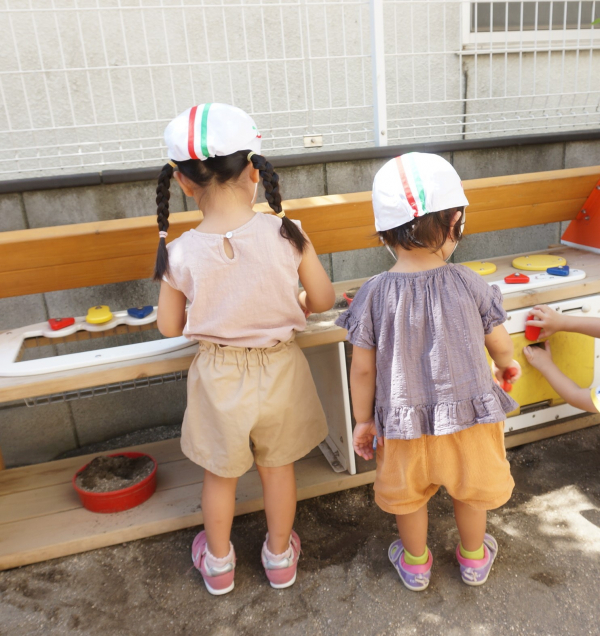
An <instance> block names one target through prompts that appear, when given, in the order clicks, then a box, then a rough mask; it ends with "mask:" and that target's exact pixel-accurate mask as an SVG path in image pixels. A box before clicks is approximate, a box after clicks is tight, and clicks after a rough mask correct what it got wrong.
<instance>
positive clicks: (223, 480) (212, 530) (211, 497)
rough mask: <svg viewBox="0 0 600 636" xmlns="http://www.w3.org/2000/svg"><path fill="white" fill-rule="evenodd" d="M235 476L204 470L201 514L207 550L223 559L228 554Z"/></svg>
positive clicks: (236, 480)
mask: <svg viewBox="0 0 600 636" xmlns="http://www.w3.org/2000/svg"><path fill="white" fill-rule="evenodd" d="M237 482H238V478H237V477H219V476H218V475H215V474H214V473H211V472H210V471H208V470H205V471H204V485H203V487H202V514H203V516H204V530H205V531H206V540H207V541H208V550H209V552H210V553H211V554H212V555H213V556H215V557H217V558H218V559H223V558H225V557H226V556H227V555H228V554H229V549H230V546H229V537H230V535H231V524H232V523H233V513H234V510H235V488H236V486H237Z"/></svg>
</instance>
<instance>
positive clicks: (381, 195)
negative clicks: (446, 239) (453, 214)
mask: <svg viewBox="0 0 600 636" xmlns="http://www.w3.org/2000/svg"><path fill="white" fill-rule="evenodd" d="M464 205H469V202H468V201H467V197H466V196H465V193H464V190H463V187H462V183H461V181H460V177H459V176H458V173H457V172H456V170H455V169H454V168H453V167H452V165H451V164H450V163H448V162H447V161H446V160H445V159H442V157H440V156H439V155H431V154H428V153H424V152H409V153H407V154H405V155H402V156H401V157H396V158H395V159H391V160H390V161H388V162H387V163H386V164H385V165H384V166H383V168H381V169H380V170H379V172H378V173H377V174H376V175H375V180H374V181H373V211H374V212H375V228H376V229H377V231H378V232H384V231H385V230H391V229H392V228H394V227H398V226H400V225H404V224H405V223H408V222H409V221H412V220H413V219H414V218H416V217H419V216H423V215H425V214H427V213H428V212H441V211H442V210H448V209H449V208H457V207H462V206H464Z"/></svg>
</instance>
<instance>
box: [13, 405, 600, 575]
mask: <svg viewBox="0 0 600 636" xmlns="http://www.w3.org/2000/svg"><path fill="white" fill-rule="evenodd" d="M598 424H600V414H596V415H588V416H583V417H576V418H570V419H568V420H565V421H564V422H559V423H557V424H552V425H550V426H545V427H540V428H537V429H533V430H531V431H525V432H523V433H516V434H512V435H508V436H507V437H506V447H507V448H512V447H515V446H520V445H522V444H525V443H530V442H533V441H538V440H541V439H546V438H548V437H552V436H555V435H562V434H564V433H568V432H572V431H575V430H579V429H582V428H587V427H590V426H596V425H598ZM121 450H138V451H141V452H146V453H149V454H151V455H152V456H153V457H154V458H155V459H156V460H157V461H158V463H159V470H158V483H157V491H156V493H155V494H154V495H153V496H152V497H151V498H150V499H149V500H148V501H147V502H145V503H144V504H142V505H141V506H139V507H137V508H134V509H133V510H129V511H126V512H122V513H118V514H113V515H99V514H94V513H91V512H88V511H87V510H85V509H83V508H82V507H81V504H80V503H79V499H78V498H77V495H76V493H75V492H74V491H73V489H72V486H71V478H72V476H73V474H74V473H75V471H76V470H77V469H78V468H79V467H81V466H83V465H84V464H86V463H87V462H89V461H91V459H93V458H94V457H96V456H97V455H99V454H102V453H95V454H92V455H86V456H83V457H76V458H72V459H65V460H61V461H56V462H49V463H46V464H36V465H33V466H26V467H23V468H14V469H10V470H6V471H4V472H2V473H0V570H5V569H9V568H13V567H19V566H22V565H28V564H30V563H36V562H39V561H45V560H47V559H54V558H57V557H61V556H67V555H70V554H77V553H79V552H84V551H87V550H94V549H97V548H102V547H106V546H110V545H116V544H118V543H123V542H125V541H132V540H135V539H141V538H144V537H149V536H153V535H156V534H161V533H164V532H171V531H174V530H181V529H183V528H188V527H192V526H196V525H200V524H202V523H203V517H202V511H201V510H200V497H201V493H202V481H203V471H202V469H201V468H200V467H199V466H197V465H195V464H193V463H192V462H190V461H189V460H188V459H186V458H185V457H183V455H182V453H181V450H180V448H179V439H171V440H166V441H162V442H154V443H152V444H145V445H142V446H134V447H130V448H127V449H121ZM114 452H118V451H114ZM296 479H297V483H298V499H299V500H302V499H309V498H312V497H317V496H320V495H324V494H329V493H333V492H338V491H340V490H346V489H348V488H355V487H357V486H362V485H365V484H370V483H373V481H374V479H375V471H374V470H368V471H366V472H363V473H359V474H358V475H353V476H350V475H348V473H334V472H333V470H331V467H330V466H329V464H328V463H327V461H326V460H325V458H324V457H323V456H322V455H321V454H320V452H319V451H318V450H315V451H313V452H312V453H310V454H309V455H307V456H306V457H305V458H304V459H302V460H300V461H299V462H297V464H296ZM262 509H263V501H262V490H261V485H260V479H259V477H258V473H257V471H256V469H255V468H253V469H252V470H251V471H249V472H248V473H246V474H245V475H244V476H243V477H242V478H241V479H240V482H239V486H238V492H237V501H236V509H235V514H236V515H240V514H246V513H248V512H255V511H257V510H262ZM41 529H42V531H40V530H41Z"/></svg>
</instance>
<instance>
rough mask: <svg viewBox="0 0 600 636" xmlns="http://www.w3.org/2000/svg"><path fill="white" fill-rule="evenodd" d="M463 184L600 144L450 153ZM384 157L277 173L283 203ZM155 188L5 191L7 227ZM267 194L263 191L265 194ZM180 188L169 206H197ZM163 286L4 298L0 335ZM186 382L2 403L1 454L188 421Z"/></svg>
mask: <svg viewBox="0 0 600 636" xmlns="http://www.w3.org/2000/svg"><path fill="white" fill-rule="evenodd" d="M442 154H443V156H444V157H445V158H446V159H448V160H449V161H450V162H451V163H453V165H454V166H455V167H456V169H457V170H458V172H459V174H460V175H461V177H462V178H463V179H475V178H480V177H491V176H501V175H508V174H516V173H526V172H539V171H545V170H556V169H561V168H573V167H581V166H587V165H600V141H589V142H565V143H552V144H540V145H531V146H519V147H516V146H511V147H505V148H491V149H481V150H464V151H463V150H461V151H455V152H448V153H442ZM385 161H386V159H370V160H361V161H352V162H332V163H321V164H313V165H307V166H295V167H287V168H281V169H279V170H278V172H279V174H280V177H281V183H282V191H283V194H284V197H285V198H288V199H292V198H294V199H295V198H303V197H309V196H319V195H324V194H343V193H348V192H357V191H364V190H369V189H370V188H371V185H372V182H373V177H374V175H375V173H376V172H377V170H379V168H380V167H381V166H382V165H383V164H384V163H385ZM154 188H155V184H154V182H150V181H138V182H133V183H122V184H113V185H106V184H103V185H94V186H87V187H80V188H65V189H60V190H40V191H33V192H23V193H17V194H4V195H0V231H10V230H18V229H25V228H29V227H47V226H53V225H63V224H70V223H83V222H86V221H95V220H105V219H114V218H123V217H128V216H142V215H148V214H152V213H153V212H154V207H153V206H154V197H155V194H154ZM259 192H260V189H259ZM194 207H195V205H194V203H193V201H189V200H187V199H186V198H185V197H184V196H183V195H182V193H181V192H180V191H179V189H178V188H177V187H176V186H174V187H173V189H172V195H171V209H172V210H173V211H180V210H186V209H193V208H194ZM560 236H561V227H560V224H559V223H552V224H547V225H540V226H535V227H531V228H521V229H515V230H504V231H500V232H490V233H485V234H477V235H473V236H467V237H465V239H464V240H463V241H462V242H461V244H460V245H459V247H458V249H457V250H456V253H455V255H454V257H453V259H454V260H455V261H456V262H461V261H466V260H472V259H479V258H491V257H494V256H501V255H504V254H513V253H516V252H524V251H534V250H541V249H546V248H547V247H548V245H551V244H556V243H558V242H559V240H560ZM321 261H322V262H323V264H324V266H325V268H326V270H327V272H328V274H329V275H330V277H331V278H332V280H334V281H340V280H349V279H353V278H361V277H365V276H372V275H374V274H377V273H379V272H381V271H383V270H385V269H388V268H389V267H390V266H391V264H392V258H391V256H390V255H389V253H388V252H387V251H386V250H385V249H384V248H371V249H366V250H355V251H351V252H338V253H335V254H327V255H323V256H322V257H321ZM157 297H158V287H157V286H156V285H155V284H154V283H152V282H151V281H133V282H127V283H116V284H111V285H103V286H99V287H92V288H84V289H74V290H67V291H59V292H51V293H47V294H37V295H32V296H22V297H19V298H8V299H0V329H9V328H13V327H18V326H23V325H26V324H32V323H35V322H41V321H44V320H47V319H48V318H50V317H52V316H58V315H84V314H85V313H86V312H87V309H88V308H89V307H90V306H92V305H94V304H98V303H103V304H108V305H110V306H111V307H113V308H115V309H123V308H126V307H132V306H139V305H142V304H150V303H152V304H156V301H157ZM185 399H186V395H185V382H176V383H169V384H167V385H164V386H156V387H152V388H144V389H138V390H134V391H127V392H124V393H120V394H113V395H111V396H105V397H95V398H91V399H83V400H78V401H72V402H66V403H61V404H53V405H48V406H37V407H33V408H28V407H26V406H24V405H23V403H22V402H20V403H10V404H0V448H2V450H3V453H4V456H5V460H6V462H7V465H9V466H14V465H21V464H29V463H36V462H41V461H47V460H50V459H52V458H54V457H55V456H56V455H58V454H59V453H61V452H64V451H67V450H70V449H72V448H75V447H77V446H80V445H84V444H88V443H91V442H95V441H103V440H105V439H109V438H110V437H115V436H117V435H120V434H124V433H127V432H131V431H134V430H138V429H143V428H148V427H153V426H157V425H160V424H177V423H180V422H181V418H182V415H183V411H184V409H185Z"/></svg>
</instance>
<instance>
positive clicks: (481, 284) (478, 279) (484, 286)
mask: <svg viewBox="0 0 600 636" xmlns="http://www.w3.org/2000/svg"><path fill="white" fill-rule="evenodd" d="M460 271H461V273H462V274H463V280H464V281H465V284H466V285H467V287H468V289H469V291H470V292H471V295H472V296H473V299H474V300H475V302H476V303H477V306H478V307H479V314H480V315H481V322H482V324H483V331H484V333H485V334H486V335H488V334H490V333H492V330H493V329H494V327H497V326H498V325H501V324H502V323H503V322H506V311H504V307H503V306H502V292H501V291H500V288H499V287H498V285H488V283H487V282H486V281H485V279H484V278H483V277H482V276H480V275H479V274H476V273H475V272H473V271H472V270H470V269H469V268H468V267H464V266H460Z"/></svg>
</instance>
